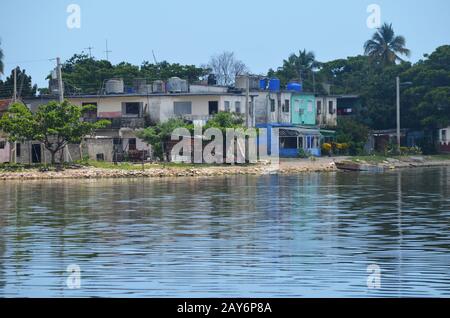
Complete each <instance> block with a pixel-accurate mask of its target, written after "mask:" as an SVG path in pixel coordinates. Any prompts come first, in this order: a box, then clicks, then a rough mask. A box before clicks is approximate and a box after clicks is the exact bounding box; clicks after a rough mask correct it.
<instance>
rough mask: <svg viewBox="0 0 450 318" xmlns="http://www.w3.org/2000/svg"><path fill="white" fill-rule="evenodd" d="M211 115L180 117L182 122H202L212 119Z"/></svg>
mask: <svg viewBox="0 0 450 318" xmlns="http://www.w3.org/2000/svg"><path fill="white" fill-rule="evenodd" d="M213 117H214V116H213V115H182V116H181V118H183V119H184V120H189V121H194V120H202V121H205V122H206V121H208V120H210V119H212V118H213Z"/></svg>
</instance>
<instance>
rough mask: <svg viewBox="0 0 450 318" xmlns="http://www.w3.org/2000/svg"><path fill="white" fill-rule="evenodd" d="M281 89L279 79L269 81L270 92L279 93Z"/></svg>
mask: <svg viewBox="0 0 450 318" xmlns="http://www.w3.org/2000/svg"><path fill="white" fill-rule="evenodd" d="M280 87H281V82H280V80H279V79H278V78H271V79H270V80H269V91H271V92H279V91H280Z"/></svg>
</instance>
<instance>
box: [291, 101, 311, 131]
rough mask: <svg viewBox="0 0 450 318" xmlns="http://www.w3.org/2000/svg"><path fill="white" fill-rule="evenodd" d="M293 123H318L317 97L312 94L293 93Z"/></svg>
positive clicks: (309, 124)
mask: <svg viewBox="0 0 450 318" xmlns="http://www.w3.org/2000/svg"><path fill="white" fill-rule="evenodd" d="M291 104H292V111H291V113H292V124H294V125H307V126H315V125H316V115H317V109H316V107H317V106H316V98H315V96H314V95H312V94H296V93H294V94H292V99H291Z"/></svg>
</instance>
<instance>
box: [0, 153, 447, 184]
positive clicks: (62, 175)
mask: <svg viewBox="0 0 450 318" xmlns="http://www.w3.org/2000/svg"><path fill="white" fill-rule="evenodd" d="M343 162H349V163H351V164H353V165H356V166H360V167H372V168H373V169H361V170H363V171H364V170H365V171H374V172H382V171H387V170H392V169H401V168H415V167H433V166H450V160H425V159H421V158H411V159H408V160H396V159H389V160H386V161H383V162H379V163H376V164H375V163H370V162H365V161H358V160H357V161H356V162H355V161H349V160H348V158H318V159H315V160H310V159H303V160H299V159H295V160H294V159H292V160H284V161H282V162H281V163H280V165H279V166H277V167H275V166H271V165H267V164H257V165H245V166H239V165H236V166H225V165H223V166H201V165H199V166H194V167H183V166H180V167H176V166H175V167H173V166H170V167H162V166H158V165H155V167H150V168H149V167H146V169H144V170H142V168H141V167H140V166H139V165H136V169H120V167H117V168H114V169H111V168H108V169H106V168H94V167H84V166H79V167H75V168H71V169H65V170H62V171H46V172H43V171H39V170H37V169H28V170H23V171H16V172H10V171H0V180H46V179H97V178H177V177H213V176H227V175H267V174H298V173H308V172H334V171H337V170H338V168H337V166H336V164H338V165H339V163H343Z"/></svg>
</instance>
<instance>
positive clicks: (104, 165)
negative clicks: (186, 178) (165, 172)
mask: <svg viewBox="0 0 450 318" xmlns="http://www.w3.org/2000/svg"><path fill="white" fill-rule="evenodd" d="M77 163H78V164H80V165H83V166H86V167H94V168H100V169H112V170H142V168H144V169H145V170H149V169H164V168H172V169H194V168H196V169H198V168H211V167H227V165H224V164H222V165H221V164H193V163H174V162H166V163H163V162H162V163H145V164H144V165H142V163H132V162H119V163H117V164H114V163H112V162H105V161H95V160H83V161H79V162H77ZM240 166H241V167H245V166H250V165H249V164H245V165H240Z"/></svg>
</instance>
